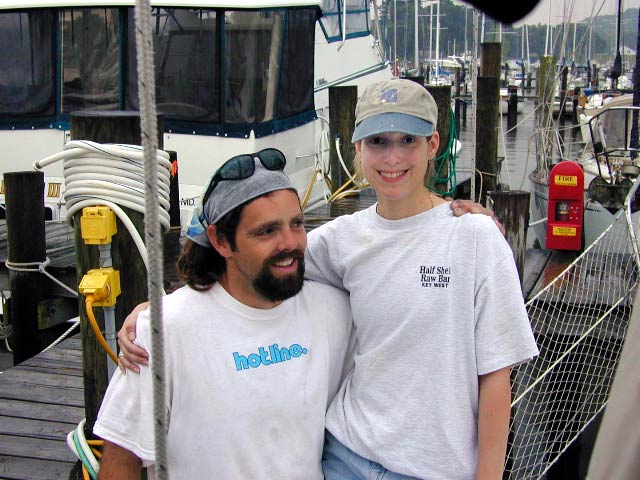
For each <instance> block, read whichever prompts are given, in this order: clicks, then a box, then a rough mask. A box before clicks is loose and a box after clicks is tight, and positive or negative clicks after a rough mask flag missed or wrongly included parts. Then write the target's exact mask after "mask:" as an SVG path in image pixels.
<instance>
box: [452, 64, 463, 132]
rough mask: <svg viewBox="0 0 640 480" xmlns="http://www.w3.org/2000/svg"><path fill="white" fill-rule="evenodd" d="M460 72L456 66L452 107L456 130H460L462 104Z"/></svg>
mask: <svg viewBox="0 0 640 480" xmlns="http://www.w3.org/2000/svg"><path fill="white" fill-rule="evenodd" d="M461 78H462V75H461V72H460V69H459V68H456V93H455V104H454V105H455V108H454V116H455V119H456V131H458V132H459V131H460V115H462V112H461V110H462V109H461V106H462V105H461V104H462V98H460V95H462V85H461V83H462V82H461Z"/></svg>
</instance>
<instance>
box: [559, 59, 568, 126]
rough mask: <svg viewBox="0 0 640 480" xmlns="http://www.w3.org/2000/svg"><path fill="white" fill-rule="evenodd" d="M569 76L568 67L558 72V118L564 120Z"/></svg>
mask: <svg viewBox="0 0 640 480" xmlns="http://www.w3.org/2000/svg"><path fill="white" fill-rule="evenodd" d="M568 75H569V67H562V71H561V72H560V90H559V94H560V95H559V96H560V110H559V111H558V115H559V116H560V118H564V117H565V115H566V110H567V77H568Z"/></svg>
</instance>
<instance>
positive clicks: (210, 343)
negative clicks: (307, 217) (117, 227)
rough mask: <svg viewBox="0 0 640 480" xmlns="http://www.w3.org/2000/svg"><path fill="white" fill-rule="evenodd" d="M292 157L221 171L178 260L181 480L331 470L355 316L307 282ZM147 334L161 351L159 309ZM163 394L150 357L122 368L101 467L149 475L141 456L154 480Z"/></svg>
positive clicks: (172, 437) (175, 384)
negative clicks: (330, 432) (329, 424)
mask: <svg viewBox="0 0 640 480" xmlns="http://www.w3.org/2000/svg"><path fill="white" fill-rule="evenodd" d="M284 164H285V160H284V156H283V155H282V153H281V152H279V151H277V150H275V149H268V150H263V151H261V152H258V153H256V154H251V155H240V156H237V157H234V158H232V159H230V160H229V161H228V162H226V163H225V164H224V165H223V166H222V167H221V168H220V169H219V170H218V172H216V174H215V175H214V177H213V179H212V182H211V185H210V187H209V189H208V191H207V193H206V194H205V197H204V199H203V217H204V220H206V224H207V226H206V229H204V230H203V231H202V232H200V233H197V234H193V232H192V233H191V234H190V236H189V237H190V240H189V241H188V243H187V245H186V246H185V250H184V253H183V255H182V256H181V258H180V260H179V261H178V269H179V272H180V273H181V275H182V276H183V277H184V278H185V280H186V282H187V286H186V287H183V288H181V289H179V290H177V291H176V292H174V293H172V294H171V295H168V296H167V297H165V298H164V303H163V316H164V339H165V363H166V385H165V388H166V397H167V405H166V409H167V412H168V427H167V455H168V460H167V463H168V465H167V466H168V472H169V477H170V478H172V479H179V478H185V479H193V478H216V479H225V478H229V479H238V478H252V479H258V478H283V477H286V478H299V479H314V478H317V479H321V478H322V471H321V466H320V459H321V454H322V446H323V439H324V415H325V410H326V408H327V405H328V402H329V401H330V400H331V399H332V398H333V396H334V395H335V393H336V391H337V388H338V386H339V384H340V380H341V379H342V377H343V364H345V359H346V358H350V355H348V350H349V338H350V332H351V328H352V321H351V314H350V309H349V302H348V297H347V295H346V294H345V293H344V292H342V291H339V290H336V289H335V288H332V287H328V286H326V285H321V284H317V283H314V282H308V281H307V282H305V281H303V274H304V250H305V247H306V234H305V230H304V225H303V217H302V212H301V210H300V204H299V201H298V196H297V194H296V191H295V190H294V189H293V187H292V185H291V183H290V181H289V179H288V177H287V176H286V175H285V174H284V172H283V171H282V170H283V169H284ZM247 175H248V176H247ZM239 177H246V178H239ZM136 333H137V342H138V343H139V345H141V346H143V347H145V348H147V350H149V345H150V335H151V334H150V328H149V316H148V313H147V312H143V313H142V314H141V315H140V317H139V322H138V326H137V331H136ZM150 362H153V356H151V357H150ZM152 403H153V401H152V380H151V373H150V369H149V368H145V367H142V368H141V369H140V375H126V376H125V375H122V373H120V372H117V373H116V375H115V376H114V377H113V379H112V381H111V383H110V385H109V388H108V389H107V392H106V395H105V399H104V402H103V404H102V407H101V409H100V412H99V414H98V420H97V422H96V424H95V428H94V432H95V433H96V434H97V435H98V436H100V437H102V438H104V439H105V440H106V442H105V450H104V457H103V460H102V465H101V471H100V477H99V478H101V479H116V478H117V479H126V478H136V479H137V478H140V470H141V468H142V466H143V465H144V466H151V468H150V473H151V478H153V475H154V472H153V462H154V458H155V452H154V448H155V447H154V438H153V422H154V419H153V405H152Z"/></svg>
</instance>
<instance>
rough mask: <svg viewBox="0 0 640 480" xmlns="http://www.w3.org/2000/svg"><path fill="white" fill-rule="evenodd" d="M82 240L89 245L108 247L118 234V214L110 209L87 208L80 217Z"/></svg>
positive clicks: (102, 207) (101, 207) (100, 207)
mask: <svg viewBox="0 0 640 480" xmlns="http://www.w3.org/2000/svg"><path fill="white" fill-rule="evenodd" d="M80 231H81V232H82V239H83V240H84V242H85V243H86V244H87V245H106V244H107V243H111V237H113V236H114V235H115V234H116V233H118V231H117V228H116V214H115V213H114V212H113V210H111V209H110V208H109V207H104V206H99V207H86V208H83V209H82V217H80Z"/></svg>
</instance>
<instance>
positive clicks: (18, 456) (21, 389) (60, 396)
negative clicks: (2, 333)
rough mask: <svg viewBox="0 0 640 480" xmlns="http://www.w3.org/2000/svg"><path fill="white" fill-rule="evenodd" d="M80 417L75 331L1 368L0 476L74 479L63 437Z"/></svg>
mask: <svg viewBox="0 0 640 480" xmlns="http://www.w3.org/2000/svg"><path fill="white" fill-rule="evenodd" d="M83 418H84V393H83V386H82V352H81V349H80V338H79V336H76V337H73V338H69V339H67V340H64V341H63V342H61V343H60V344H59V345H57V346H56V347H54V348H52V349H51V350H49V351H45V352H42V353H40V354H38V355H36V356H35V357H33V358H31V359H29V360H27V361H25V362H23V363H21V364H20V365H17V366H15V367H13V368H10V369H7V370H5V371H4V372H2V373H0V478H5V479H12V480H13V479H16V480H27V479H29V480H40V479H41V480H53V479H63V480H66V479H69V478H74V477H71V476H70V473H71V472H72V470H73V469H74V466H75V464H76V463H77V459H76V457H75V456H74V455H73V453H72V452H71V450H70V449H69V447H67V444H66V437H67V434H68V433H69V432H70V431H72V430H74V429H75V428H76V427H77V425H78V422H80V421H81V420H82V419H83Z"/></svg>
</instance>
